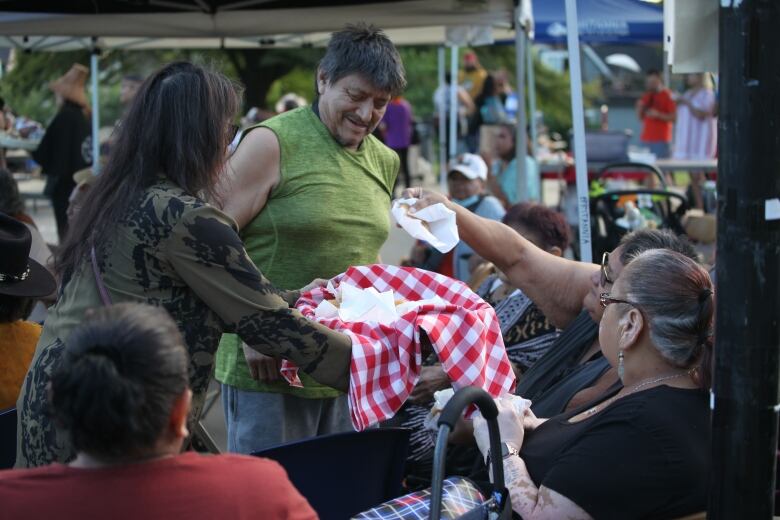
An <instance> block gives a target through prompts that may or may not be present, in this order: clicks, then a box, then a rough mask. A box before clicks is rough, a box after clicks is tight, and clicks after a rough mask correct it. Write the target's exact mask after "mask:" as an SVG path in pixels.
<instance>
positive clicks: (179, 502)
mask: <svg viewBox="0 0 780 520" xmlns="http://www.w3.org/2000/svg"><path fill="white" fill-rule="evenodd" d="M58 348H61V349H64V353H63V356H62V360H63V361H62V362H61V363H60V364H59V366H58V367H57V369H56V370H55V372H54V373H53V374H52V376H51V387H50V390H51V394H50V401H51V409H52V414H53V416H54V420H56V421H58V422H59V423H61V424H62V425H63V427H64V428H65V429H67V431H68V433H69V435H70V437H71V439H72V441H73V444H74V446H75V448H76V450H77V455H76V458H75V459H74V460H73V461H71V462H70V463H69V464H67V465H62V464H52V465H50V466H44V467H39V468H34V469H19V470H8V471H0V504H2V508H0V510H2V515H0V516H2V517H3V518H25V519H28V520H29V519H39V518H40V519H45V518H57V519H58V520H67V519H84V518H111V519H112V520H124V519H128V520H130V519H133V520H137V519H139V518H145V519H152V520H153V519H163V518H165V519H167V518H187V519H188V520H200V519H203V520H206V519H213V518H231V519H249V518H263V519H279V520H281V519H285V520H287V519H289V520H292V519H295V520H306V519H316V518H317V514H316V513H315V512H314V510H313V509H312V508H311V506H310V505H309V503H308V502H307V501H306V499H305V498H304V497H303V496H301V494H300V493H298V491H297V490H296V489H295V487H294V486H293V485H292V483H291V482H290V481H289V479H288V478H287V474H286V473H285V471H284V469H282V467H281V466H280V465H279V464H277V463H276V462H273V461H271V460H267V459H261V458H256V457H248V456H244V455H217V456H201V455H198V454H196V453H192V452H189V453H184V454H180V451H181V448H182V445H183V442H184V440H185V439H186V438H187V437H188V435H189V432H188V431H187V414H188V413H189V409H190V400H191V398H192V392H191V391H190V389H189V387H188V385H189V377H188V373H187V372H188V366H189V362H188V354H187V350H186V348H185V347H184V341H183V339H182V336H181V335H180V333H179V331H178V329H177V327H176V324H175V323H174V322H173V320H172V319H171V318H170V317H169V316H168V315H167V313H166V312H165V311H164V310H162V309H160V308H157V307H152V306H150V305H145V304H144V305H142V304H119V305H114V306H110V307H103V308H100V309H97V310H95V311H93V312H92V313H91V314H90V315H88V317H87V318H86V320H85V321H84V322H83V323H82V324H81V326H79V327H78V328H76V329H74V331H73V332H72V334H71V335H70V336H69V337H68V344H67V346H65V345H60V347H58Z"/></svg>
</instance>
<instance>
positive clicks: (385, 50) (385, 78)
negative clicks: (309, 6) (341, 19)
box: [319, 23, 406, 96]
mask: <svg viewBox="0 0 780 520" xmlns="http://www.w3.org/2000/svg"><path fill="white" fill-rule="evenodd" d="M319 71H321V72H323V73H324V75H325V78H326V79H327V80H328V83H329V84H331V85H332V84H333V83H336V82H337V81H338V80H340V79H341V78H344V77H346V76H349V75H350V74H360V75H361V76H364V77H365V78H366V79H367V80H368V81H370V82H371V83H372V84H373V86H374V87H375V88H377V89H378V90H381V91H383V92H388V93H390V95H391V96H397V95H399V94H401V92H403V90H404V89H405V88H406V72H405V71H404V65H403V63H402V62H401V56H400V55H399V54H398V51H397V50H396V48H395V45H393V42H391V41H390V39H389V38H388V37H387V36H386V35H385V33H384V32H382V30H380V29H378V28H377V27H375V26H373V25H369V24H366V23H358V24H354V25H352V24H349V25H346V26H345V27H344V29H342V30H340V31H338V32H335V33H333V35H332V36H331V39H330V43H328V49H327V50H326V51H325V56H324V57H323V58H322V60H321V61H320V64H319Z"/></svg>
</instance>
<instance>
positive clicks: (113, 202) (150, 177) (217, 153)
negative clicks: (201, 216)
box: [56, 62, 240, 279]
mask: <svg viewBox="0 0 780 520" xmlns="http://www.w3.org/2000/svg"><path fill="white" fill-rule="evenodd" d="M239 104H240V95H239V89H238V87H237V85H236V84H234V83H233V82H232V81H230V80H229V79H227V78H226V77H225V76H223V75H222V74H220V73H218V72H214V71H211V70H209V69H207V68H204V67H201V66H198V65H193V64H192V63H187V62H176V63H170V64H168V65H165V66H164V67H162V68H161V69H160V70H158V71H157V72H156V73H154V74H152V75H151V76H150V77H149V78H148V79H147V80H146V81H144V83H143V85H141V88H140V90H139V91H138V94H137V95H136V96H135V97H134V99H133V101H132V103H131V104H130V107H129V109H128V110H127V113H126V114H125V116H124V118H123V120H122V124H121V125H120V126H119V129H118V130H117V133H116V141H115V144H114V145H113V147H112V149H111V154H110V156H109V159H108V163H107V164H106V167H105V169H104V170H103V171H102V172H101V174H100V175H99V176H98V177H97V179H96V180H95V183H94V185H93V186H92V188H91V189H90V190H89V194H88V195H87V198H86V199H85V201H84V205H83V207H82V209H81V211H80V212H79V213H78V215H77V217H76V219H75V222H72V223H71V225H70V229H69V232H68V235H67V237H66V238H65V241H64V243H63V244H62V246H61V248H60V249H61V251H60V254H59V255H58V256H57V259H56V260H57V262H56V266H57V271H58V272H59V273H60V274H62V275H63V279H67V275H68V273H69V272H71V271H72V270H73V269H74V268H75V267H76V266H77V265H78V264H79V263H80V262H82V261H83V260H84V258H86V256H87V253H88V252H89V250H90V248H91V247H92V246H93V245H94V246H95V247H96V248H99V247H100V246H101V244H103V243H105V241H106V240H105V239H106V238H107V235H108V231H109V230H110V229H111V228H112V227H113V226H114V225H116V223H117V222H119V221H120V220H121V219H122V218H123V217H125V216H126V214H127V213H128V211H129V209H130V207H131V206H132V205H133V204H138V202H139V201H138V197H139V196H141V194H142V193H143V191H144V190H145V189H146V188H148V187H149V186H151V185H152V184H154V183H155V182H158V181H159V176H160V175H163V176H165V177H166V178H167V179H169V180H170V181H172V182H173V183H174V184H176V185H177V186H179V187H180V188H182V189H183V190H184V191H185V192H186V193H188V194H190V195H193V196H198V197H203V198H205V199H207V200H211V201H216V200H217V197H216V193H215V186H216V183H217V180H218V177H219V175H220V173H221V172H222V170H223V168H224V163H225V157H226V151H227V148H228V145H229V144H230V141H231V140H232V138H233V132H232V128H231V124H232V121H233V119H234V118H235V117H236V114H237V112H238V108H239Z"/></svg>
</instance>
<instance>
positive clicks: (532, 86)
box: [525, 38, 538, 159]
mask: <svg viewBox="0 0 780 520" xmlns="http://www.w3.org/2000/svg"><path fill="white" fill-rule="evenodd" d="M525 55H526V56H527V57H528V61H527V62H526V67H527V68H528V84H527V85H526V87H525V88H526V91H528V121H529V123H530V127H531V156H532V157H533V158H534V159H535V158H536V147H537V145H538V141H537V139H538V135H537V133H536V132H537V128H536V75H535V74H534V53H533V47H532V42H531V39H530V38H528V40H527V41H526V48H525Z"/></svg>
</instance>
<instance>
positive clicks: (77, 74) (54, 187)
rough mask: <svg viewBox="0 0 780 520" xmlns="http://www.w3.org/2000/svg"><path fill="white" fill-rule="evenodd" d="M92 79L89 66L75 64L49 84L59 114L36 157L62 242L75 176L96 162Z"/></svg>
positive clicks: (45, 192) (35, 153)
mask: <svg viewBox="0 0 780 520" xmlns="http://www.w3.org/2000/svg"><path fill="white" fill-rule="evenodd" d="M88 75H89V70H88V69H87V68H86V67H85V66H83V65H80V64H78V63H74V64H73V66H71V68H70V70H69V71H68V72H67V73H65V75H64V76H62V77H61V78H59V79H58V80H56V81H53V82H52V83H50V84H49V88H50V89H51V91H52V92H54V95H55V96H56V99H57V107H58V109H59V110H58V111H57V114H56V115H55V116H54V119H52V121H51V123H49V126H48V128H47V129H46V133H45V134H44V136H43V139H42V140H41V144H40V145H39V146H38V149H37V150H35V151H34V152H33V154H32V157H33V159H35V162H37V163H38V164H40V165H41V168H42V170H43V173H44V174H45V175H46V176H47V179H46V187H45V188H44V194H46V195H47V196H48V197H49V198H51V202H52V207H53V208H54V217H55V218H56V220H57V234H58V235H59V238H60V240H62V238H63V237H64V236H65V232H66V231H67V229H68V216H67V210H68V197H69V196H70V193H71V191H73V188H74V187H75V185H76V184H75V182H74V181H73V174H74V173H75V172H76V171H78V170H81V169H83V168H85V167H86V166H88V165H89V164H90V163H91V161H92V156H91V149H92V141H91V139H92V135H91V129H90V124H89V115H90V110H89V103H88V102H87V92H86V83H87V77H88Z"/></svg>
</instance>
